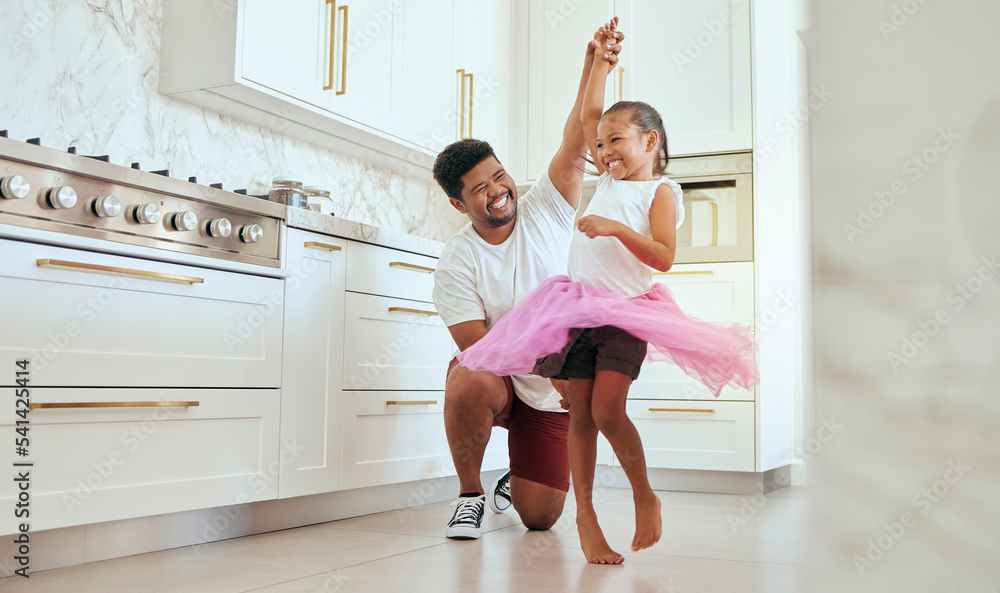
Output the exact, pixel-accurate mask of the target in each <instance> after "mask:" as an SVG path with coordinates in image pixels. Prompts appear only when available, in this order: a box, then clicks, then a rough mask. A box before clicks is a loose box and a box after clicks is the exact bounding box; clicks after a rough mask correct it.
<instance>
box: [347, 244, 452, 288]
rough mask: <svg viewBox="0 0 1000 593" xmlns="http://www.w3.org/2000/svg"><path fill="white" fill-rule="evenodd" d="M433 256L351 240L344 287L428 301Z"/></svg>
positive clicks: (432, 274) (434, 264) (432, 277)
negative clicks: (345, 285)
mask: <svg viewBox="0 0 1000 593" xmlns="http://www.w3.org/2000/svg"><path fill="white" fill-rule="evenodd" d="M436 265H437V258H433V257H428V256H426V255H419V254H416V253H409V252H407V251H400V250H398V249H388V248H386V247H379V246H378V245H369V244H367V243H359V242H357V241H351V243H350V244H349V247H348V251H347V290H349V291H351V292H358V293H364V294H373V295H380V296H387V297H398V298H401V299H408V300H411V301H424V302H427V303H429V302H431V300H432V299H431V292H432V291H433V290H434V267H435V266H436Z"/></svg>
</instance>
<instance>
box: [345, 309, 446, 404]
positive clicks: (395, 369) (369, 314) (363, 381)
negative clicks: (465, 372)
mask: <svg viewBox="0 0 1000 593" xmlns="http://www.w3.org/2000/svg"><path fill="white" fill-rule="evenodd" d="M452 350H453V344H452V340H451V334H450V333H448V328H446V327H445V326H444V323H443V322H442V321H441V318H440V317H438V315H437V312H436V311H435V310H434V306H433V305H431V304H428V303H414V302H412V301H405V300H401V299H391V298H386V297H379V296H372V295H368V294H355V293H350V292H349V293H347V299H346V317H345V321H344V384H343V386H344V389H356V390H368V389H371V390H378V389H390V390H391V389H401V390H439V389H444V382H445V373H446V371H447V369H448V361H449V360H451V354H452Z"/></svg>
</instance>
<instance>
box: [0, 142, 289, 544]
mask: <svg viewBox="0 0 1000 593" xmlns="http://www.w3.org/2000/svg"><path fill="white" fill-rule="evenodd" d="M2 136H5V133H4V132H2V131H0V390H2V391H3V392H4V394H5V397H4V398H3V401H4V405H3V406H0V438H2V440H3V441H5V442H8V443H10V444H11V447H10V449H9V450H8V454H7V455H4V458H5V459H7V460H8V461H10V459H9V458H10V457H11V456H13V461H14V462H15V463H16V464H20V465H18V466H17V471H18V472H19V473H18V475H20V476H24V478H25V481H26V482H27V481H30V488H27V489H26V488H24V487H23V486H21V485H19V484H18V483H17V482H13V481H11V480H10V479H4V480H2V481H0V484H2V485H0V507H3V508H5V509H14V508H15V504H18V503H24V504H23V506H24V514H23V515H18V517H15V516H14V513H13V512H10V513H5V516H4V518H3V519H2V520H0V535H8V534H12V533H16V532H17V531H18V530H19V529H21V530H23V527H20V525H22V524H23V525H30V526H31V528H32V529H36V530H37V529H50V528H58V527H68V526H73V525H81V524H87V523H94V522H100V521H110V520H116V519H126V518H131V517H139V516H145V515H152V514H161V513H169V512H177V511H185V510H191V509H196V508H208V507H216V506H224V505H231V504H236V503H237V502H249V501H254V500H263V499H267V498H274V497H276V495H277V481H276V478H277V475H276V473H274V472H276V471H277V467H278V462H277V458H278V456H279V451H280V449H279V440H278V439H279V435H278V427H279V412H280V386H281V363H282V360H281V359H282V306H281V304H282V302H283V294H284V293H283V291H284V280H283V278H282V275H283V271H282V269H281V239H282V237H281V234H282V232H283V231H282V229H283V219H284V216H285V207H283V206H281V205H278V204H274V203H271V202H267V201H266V200H260V199H258V198H255V197H252V196H247V195H240V194H238V193H234V192H228V191H224V190H223V189H221V188H219V187H211V186H206V185H202V184H199V183H197V180H196V179H194V178H191V179H187V180H182V179H175V178H171V177H170V176H169V175H168V172H167V171H158V172H150V171H141V170H140V169H139V167H138V164H135V165H133V166H132V167H129V166H122V165H116V164H113V163H110V162H107V161H109V160H110V159H109V158H108V157H106V156H96V157H86V156H83V155H77V154H75V153H74V151H72V149H71V150H70V151H65V152H64V151H61V150H54V149H51V148H45V147H42V146H39V145H38V144H39V142H38V140H37V139H34V140H29V141H28V142H19V141H15V140H11V139H8V138H5V137H2ZM15 443H16V444H17V448H16V450H15V449H14V446H13V445H14V444H15ZM8 466H9V463H8ZM26 493H28V494H26ZM29 495H30V496H29Z"/></svg>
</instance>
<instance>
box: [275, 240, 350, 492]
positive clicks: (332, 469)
mask: <svg viewBox="0 0 1000 593" xmlns="http://www.w3.org/2000/svg"><path fill="white" fill-rule="evenodd" d="M287 245H288V247H287V251H286V253H287V264H286V265H287V268H288V272H289V277H288V278H287V279H286V281H285V300H284V307H285V336H284V352H285V355H284V359H283V363H282V377H283V378H282V395H281V440H282V442H283V443H295V444H296V446H297V448H298V450H299V451H300V452H299V453H298V454H297V455H296V456H295V458H294V459H293V460H291V461H290V462H289V463H286V464H285V465H284V467H283V470H282V474H281V483H280V487H279V496H280V497H281V498H288V497H292V496H304V495H307V494H318V493H321V492H332V491H334V490H339V489H340V488H341V440H342V433H341V430H342V422H341V408H342V405H343V403H342V401H343V392H342V390H341V383H342V376H343V364H344V355H343V353H344V350H343V348H344V300H345V299H344V297H345V293H344V288H345V278H346V269H347V241H345V240H343V239H338V238H335V237H328V236H325V235H319V234H316V233H309V232H305V231H301V230H298V229H289V230H288V243H287Z"/></svg>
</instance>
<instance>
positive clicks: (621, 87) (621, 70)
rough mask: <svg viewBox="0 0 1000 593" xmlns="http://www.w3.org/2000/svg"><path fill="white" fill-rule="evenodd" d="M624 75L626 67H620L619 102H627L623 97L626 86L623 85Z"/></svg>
mask: <svg viewBox="0 0 1000 593" xmlns="http://www.w3.org/2000/svg"><path fill="white" fill-rule="evenodd" d="M624 75H625V67H624V66H618V100H619V101H623V100H625V97H624V96H623V95H624V92H623V89H624V85H623V84H622V79H623V78H624Z"/></svg>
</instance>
